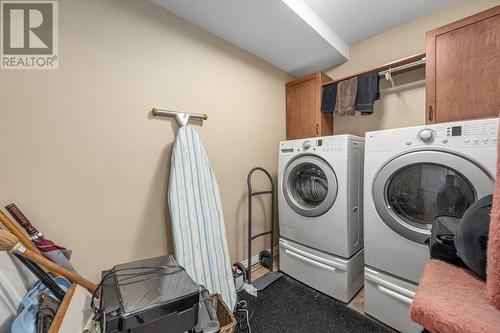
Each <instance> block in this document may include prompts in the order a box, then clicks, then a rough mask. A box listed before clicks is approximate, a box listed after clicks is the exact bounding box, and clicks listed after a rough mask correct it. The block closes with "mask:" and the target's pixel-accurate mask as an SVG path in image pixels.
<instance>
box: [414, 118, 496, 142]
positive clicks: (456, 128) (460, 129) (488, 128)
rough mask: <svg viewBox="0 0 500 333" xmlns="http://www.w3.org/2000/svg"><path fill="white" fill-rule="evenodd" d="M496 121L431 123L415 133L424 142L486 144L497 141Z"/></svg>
mask: <svg viewBox="0 0 500 333" xmlns="http://www.w3.org/2000/svg"><path fill="white" fill-rule="evenodd" d="M497 127H498V122H497V121H472V122H464V123H451V124H442V125H433V126H430V127H429V128H424V129H422V130H420V131H419V132H418V133H417V139H418V140H420V141H421V142H424V143H431V142H433V141H434V140H436V143H441V144H445V145H446V144H448V143H453V144H455V145H488V144H496V143H497V133H498V132H497V131H498V129H497Z"/></svg>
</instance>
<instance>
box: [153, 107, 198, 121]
mask: <svg viewBox="0 0 500 333" xmlns="http://www.w3.org/2000/svg"><path fill="white" fill-rule="evenodd" d="M151 113H152V114H153V116H160V117H174V118H175V117H177V116H178V115H187V116H189V118H194V119H202V120H207V119H208V115H207V114H206V113H189V112H181V111H173V110H166V109H158V108H153V110H152V111H151Z"/></svg>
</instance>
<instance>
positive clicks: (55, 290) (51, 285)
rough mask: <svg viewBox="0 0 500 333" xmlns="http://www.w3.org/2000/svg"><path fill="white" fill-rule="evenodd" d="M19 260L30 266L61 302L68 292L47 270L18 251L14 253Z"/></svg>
mask: <svg viewBox="0 0 500 333" xmlns="http://www.w3.org/2000/svg"><path fill="white" fill-rule="evenodd" d="M14 255H15V256H16V257H17V259H19V261H21V262H22V263H23V264H24V266H26V268H28V269H29V270H30V271H31V273H33V274H34V275H35V276H36V277H37V278H38V279H39V280H40V281H42V282H43V284H44V285H45V286H46V287H47V288H49V290H50V291H51V292H52V293H53V294H54V296H55V297H56V298H57V299H58V300H59V302H61V301H62V300H63V298H64V295H65V294H66V292H65V291H64V290H63V289H62V288H61V287H59V285H58V284H57V283H56V282H55V281H54V280H53V279H52V277H50V275H48V274H47V273H45V271H44V270H43V269H42V268H40V266H38V265H37V264H36V263H34V262H32V261H31V260H29V259H28V258H25V257H23V256H22V255H19V254H17V253H15V254H14Z"/></svg>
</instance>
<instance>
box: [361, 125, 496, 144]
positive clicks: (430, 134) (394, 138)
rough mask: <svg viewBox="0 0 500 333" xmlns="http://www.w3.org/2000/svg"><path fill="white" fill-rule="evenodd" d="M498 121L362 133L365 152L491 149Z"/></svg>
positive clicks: (494, 142)
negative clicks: (443, 148) (413, 149)
mask: <svg viewBox="0 0 500 333" xmlns="http://www.w3.org/2000/svg"><path fill="white" fill-rule="evenodd" d="M498 123H499V120H498V118H492V119H479V120H469V121H461V122H453V123H443V124H433V125H427V126H417V127H406V128H399V129H390V130H384V131H377V132H368V133H366V138H367V144H366V145H365V151H399V150H401V149H403V150H404V149H412V148H417V147H424V146H440V147H449V148H453V149H460V148H476V147H477V148H494V147H496V145H497V141H498V137H497V136H498Z"/></svg>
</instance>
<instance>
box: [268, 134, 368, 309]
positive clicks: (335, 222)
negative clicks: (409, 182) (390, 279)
mask: <svg viewBox="0 0 500 333" xmlns="http://www.w3.org/2000/svg"><path fill="white" fill-rule="evenodd" d="M279 149H280V150H279V165H278V184H279V189H278V203H279V216H280V243H279V246H280V269H281V270H282V271H283V272H285V273H287V274H288V275H290V276H292V277H294V278H296V279H297V280H299V281H301V282H303V283H304V284H306V285H309V286H311V287H313V288H315V289H317V290H319V291H321V292H323V293H325V294H327V295H330V296H332V297H334V298H336V299H338V300H340V301H343V302H348V301H349V300H350V299H351V298H352V297H353V296H354V295H355V294H356V292H357V291H358V290H359V289H360V288H361V287H362V285H363V262H364V260H363V250H362V249H363V217H362V211H361V207H362V197H363V182H362V180H363V154H364V139H363V138H359V137H355V136H351V135H336V136H327V137H317V138H311V139H300V140H291V141H283V142H281V143H280V147H279Z"/></svg>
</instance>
